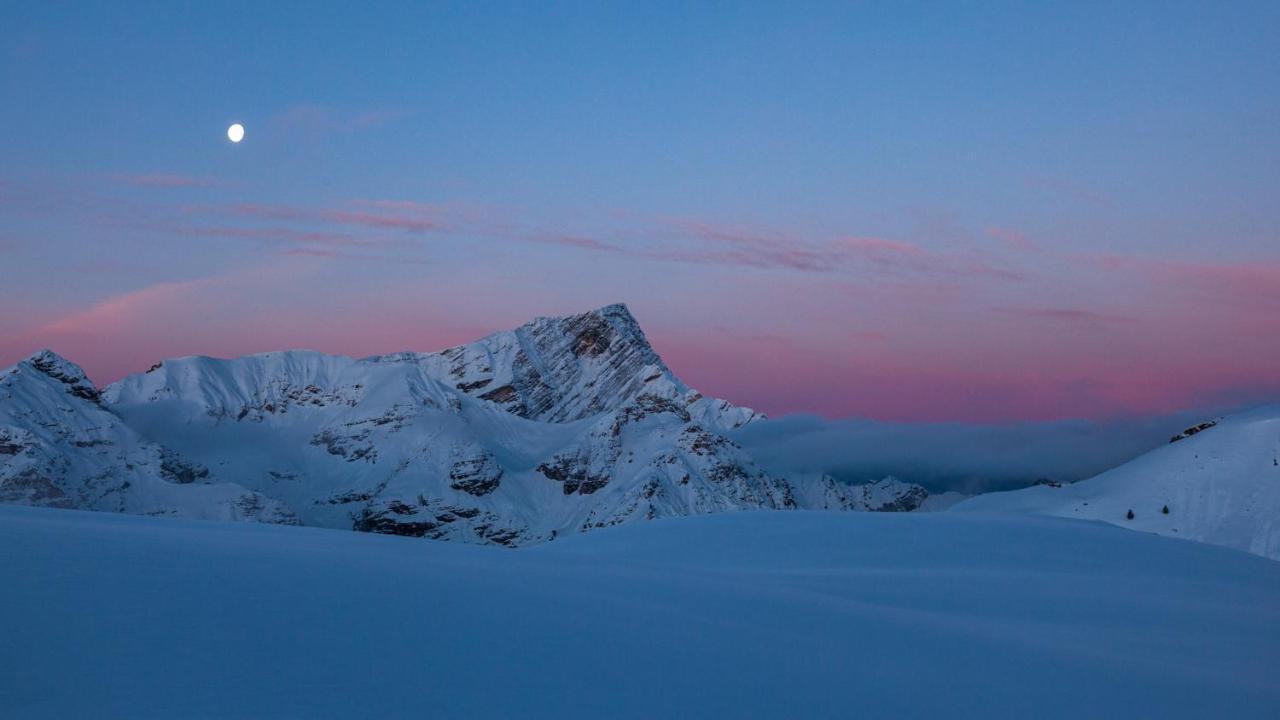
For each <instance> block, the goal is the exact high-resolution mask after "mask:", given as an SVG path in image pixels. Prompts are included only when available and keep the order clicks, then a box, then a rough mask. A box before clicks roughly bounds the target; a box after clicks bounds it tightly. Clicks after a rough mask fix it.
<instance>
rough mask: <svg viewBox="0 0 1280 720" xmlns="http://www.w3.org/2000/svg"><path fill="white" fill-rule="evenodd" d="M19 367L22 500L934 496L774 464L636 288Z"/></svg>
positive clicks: (200, 509) (578, 523) (234, 505)
mask: <svg viewBox="0 0 1280 720" xmlns="http://www.w3.org/2000/svg"><path fill="white" fill-rule="evenodd" d="M42 367H47V368H52V369H51V370H49V369H44V370H42V369H41V368H42ZM4 377H5V382H6V385H5V388H6V391H7V392H8V395H7V396H6V397H4V398H3V399H0V418H3V422H4V423H5V426H4V428H3V431H4V432H5V433H7V434H6V435H5V436H0V437H11V438H12V439H11V440H5V441H4V444H0V452H5V453H6V454H0V495H2V496H3V497H4V498H5V501H7V502H18V503H24V504H36V505H51V506H61V507H78V508H84V509H103V510H116V511H122V512H144V513H149V514H174V515H184V516H197V517H227V518H230V519H244V520H262V521H268V522H300V523H302V524H304V525H314V526H320V527H332V528H354V529H357V530H367V531H373V532H380V533H390V534H397V535H410V536H417V537H429V538H436V539H447V540H456V541H463V542H473V543H475V542H479V543H492V544H499V545H508V546H517V545H525V544H529V543H534V542H539V541H543V540H548V539H552V538H555V537H556V536H557V535H559V534H562V533H566V532H578V531H585V530H590V529H593V528H599V527H605V526H610V525H617V524H620V523H626V522H631V521H635V520H644V519H651V518H657V517H669V516H680V515H694V514H703V513H713V512H723V511H731V510H746V509H780V510H784V509H797V508H813V509H846V510H897V511H904V510H913V509H916V508H917V507H918V506H920V504H921V503H922V502H923V501H924V500H925V498H926V496H927V493H926V492H925V491H924V490H923V488H920V487H918V486H915V485H910V484H907V483H901V482H898V481H896V480H892V479H887V480H884V481H881V482H880V483H876V484H874V485H871V486H849V485H845V484H842V483H837V482H835V481H833V480H832V479H831V478H828V477H821V476H816V477H796V478H780V477H772V476H770V475H769V474H768V473H766V472H764V471H762V470H761V469H760V468H758V467H757V466H756V464H755V462H754V461H753V460H752V459H751V457H749V456H748V454H747V453H746V452H744V451H743V450H742V448H740V447H739V446H737V445H736V444H735V443H733V442H732V441H731V440H729V439H728V438H727V437H726V436H725V434H724V433H725V432H727V431H728V430H731V429H734V428H738V427H741V426H743V425H745V424H747V423H752V422H760V421H762V420H763V416H761V415H759V414H758V413H755V412H754V411H752V410H749V409H747V408H742V407H737V406H735V405H732V404H731V403H728V402H725V401H723V400H716V399H712V398H707V397H703V396H702V395H701V394H699V393H697V392H696V391H694V390H692V389H691V388H689V387H688V386H687V385H685V384H684V383H683V382H681V381H680V380H679V379H678V378H677V377H676V376H675V375H674V374H673V373H672V372H671V371H670V369H669V368H667V366H666V365H665V364H664V363H663V362H662V360H661V358H659V357H658V355H657V354H656V353H655V352H654V351H653V349H652V348H651V347H650V345H649V343H648V342H647V340H646V339H645V337H644V333H643V332H642V331H641V329H640V327H639V325H638V324H637V323H636V321H635V319H634V318H633V317H632V316H631V314H630V312H628V310H627V309H626V308H625V307H624V306H622V305H610V306H608V307H604V308H601V309H599V310H596V311H593V312H588V313H583V314H580V315H574V316H570V317H562V318H539V319H537V320H534V321H532V322H530V323H528V324H526V325H524V326H522V327H520V328H517V329H515V330H512V331H508V332H501V333H497V334H495V335H491V336H489V337H487V338H484V339H482V340H479V341H477V342H475V343H472V344H469V345H464V346H461V347H456V348H451V349H449V350H444V351H442V352H437V353H428V354H421V353H398V354H394V355H384V356H377V357H371V358H366V359H363V360H355V359H351V358H347V357H339V356H331V355H323V354H320V353H315V352H310V351H289V352H277V353H265V354H260V355H251V356H247V357H242V358H237V359H233V360H219V359H214V358H207V357H186V358H177V359H172V360H165V361H164V362H161V363H157V364H156V365H155V366H153V367H152V368H151V369H150V370H148V371H147V372H146V373H141V374H138V375H133V376H130V377H127V378H124V379H123V380H121V381H119V382H117V383H115V384H113V385H111V386H109V387H107V388H106V389H105V390H103V391H102V392H101V393H99V392H98V391H97V390H96V389H95V388H94V387H93V386H92V385H91V384H90V383H89V382H88V381H87V380H86V379H85V378H84V375H83V373H82V372H81V371H80V369H79V368H77V367H75V366H74V365H72V364H70V363H68V362H66V361H65V360H62V359H61V358H58V357H57V356H56V355H53V354H52V353H47V352H46V353H42V354H40V355H37V356H35V357H33V358H32V359H30V360H28V361H25V362H23V363H20V364H19V365H18V366H16V367H15V368H13V369H11V370H9V371H6V374H5V376H4ZM88 428H95V431H94V432H95V433H96V434H92V433H90V434H86V433H88ZM99 436H102V438H99ZM33 438H34V440H33ZM98 439H102V440H105V441H109V442H110V445H94V444H92V443H93V442H95V441H97V440H98ZM77 443H90V444H84V445H83V446H82V445H81V444H77ZM103 447H109V448H111V450H110V452H107V451H105V450H102V448H103ZM95 448H96V449H97V451H96V452H95ZM6 449H7V450H6ZM10 450H11V451H10ZM33 467H35V468H37V469H36V470H32V469H31V468H33ZM112 488H115V489H112ZM117 496H119V497H128V498H129V501H128V502H125V501H123V500H119V501H117V500H116V499H115V498H116V497H117ZM206 496H207V497H206Z"/></svg>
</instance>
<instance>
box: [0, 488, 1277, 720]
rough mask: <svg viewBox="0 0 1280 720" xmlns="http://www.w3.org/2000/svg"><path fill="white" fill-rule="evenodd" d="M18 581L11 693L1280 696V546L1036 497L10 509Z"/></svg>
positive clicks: (2, 576)
mask: <svg viewBox="0 0 1280 720" xmlns="http://www.w3.org/2000/svg"><path fill="white" fill-rule="evenodd" d="M0 587H3V588H4V592H2V593H0V717H15V718H18V717H21V718H64V717H96V718H154V717H183V718H215V717H216V718H225V717H308V718H329V717H333V718H337V717H343V718H350V717H362V718H383V717H406V716H424V717H426V716H429V717H467V718H484V717H624V718H625V717H644V718H649V717H743V718H745V717H762V718H776V717H839V718H845V717H895V718H912V717H919V718H933V717H949V718H951V717H954V718H966V717H974V718H991V717H1037V718H1055V717H1062V718H1078V717H1116V718H1134V717H1159V718H1204V717H1231V718H1264V717H1270V718H1274V717H1277V716H1278V715H1280V683H1277V682H1276V678H1275V669H1276V668H1277V667H1280V605H1278V604H1277V603H1276V598H1278V597H1280V565H1277V564H1275V563H1272V562H1269V561H1266V560H1263V559H1261V558H1257V557H1254V556H1251V555H1247V554H1244V553H1239V552H1235V551H1231V550H1226V549H1223V548H1216V547H1211V546H1207V545H1200V544H1195V543H1180V542H1174V541H1171V540H1167V539H1164V538H1159V537H1155V536H1152V535H1145V534H1139V533H1126V532H1122V531H1120V530H1117V529H1115V528H1112V527H1109V526H1106V525H1103V524H1099V523H1080V522H1066V521H1063V520H1059V519H1054V518H1044V517H1035V516H1026V515H1003V516H994V515H986V514H980V513H954V512H952V513H922V514H917V513H770V512H752V513H729V514H721V515H708V516H700V517H691V518H677V519H671V520H661V521H657V522H653V523H640V524H634V525H627V526H623V527H618V528H611V529H608V530H602V531H600V532H596V533H590V534H587V535H579V536H576V537H573V538H566V539H561V540H559V541H557V542H554V543H547V544H543V545H539V546H537V547H533V548H528V549H526V550H522V551H519V552H506V551H502V550H499V549H495V548H489V547H477V546H469V545H462V544H456V543H423V542H416V541H413V540H410V539H406V538H400V537H387V536H378V535H371V534H361V533H349V532H332V531H325V530H317V529H311V528H295V527H279V526H272V525H240V526H234V525H230V524H226V523H202V522H195V521H185V520H176V519H170V518H147V517H136V516H127V515H113V514H105V513H80V512H75V511H53V510H47V509H37V508H25V507H0Z"/></svg>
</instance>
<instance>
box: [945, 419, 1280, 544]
mask: <svg viewBox="0 0 1280 720" xmlns="http://www.w3.org/2000/svg"><path fill="white" fill-rule="evenodd" d="M1170 440H1171V442H1170V443H1169V444H1168V445H1165V446H1163V447H1160V448H1157V449H1156V450H1153V451H1151V452H1149V453H1147V454H1146V455H1143V456H1142V457H1139V458H1137V459H1135V460H1133V461H1131V462H1128V463H1126V464H1124V465H1121V466H1120V467H1117V468H1114V469H1112V470H1109V471H1107V472H1104V473H1102V474H1101V475H1098V476H1096V477H1093V478H1090V479H1088V480H1082V481H1080V482H1077V483H1072V484H1058V483H1052V484H1045V485H1038V486H1035V487H1030V488H1026V489H1024V490H1016V491H1013V492H1004V493H990V494H987V495H980V496H978V497H976V498H973V499H971V500H967V501H965V502H963V503H960V504H959V505H957V506H956V507H955V508H954V510H956V511H964V510H998V511H1019V512H1032V513H1039V514H1045V515H1057V516H1060V517H1071V518H1084V519H1089V520H1102V521H1104V522H1109V523H1112V524H1114V525H1119V526H1121V527H1126V528H1130V529H1134V530H1142V531H1144V532H1153V533H1158V534H1160V535H1167V536H1170V537H1177V538H1184V539H1187V540H1198V541H1201V542H1207V543H1212V544H1215V545H1224V546H1226V547H1231V548H1236V549H1239V550H1245V551H1248V552H1251V553H1256V554H1258V555H1262V556H1265V557H1269V558H1272V559H1275V560H1280V406H1274V405H1273V406H1269V407H1263V408H1258V409H1256V410H1252V411H1248V412H1243V413H1239V414H1236V415H1231V416H1228V417H1226V418H1224V419H1222V420H1220V421H1213V422H1205V423H1199V424H1197V425H1194V426H1192V427H1190V428H1188V429H1187V430H1186V431H1184V432H1182V433H1179V434H1177V435H1175V436H1173V437H1172V438H1171V439H1170Z"/></svg>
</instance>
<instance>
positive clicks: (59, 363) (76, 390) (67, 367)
mask: <svg viewBox="0 0 1280 720" xmlns="http://www.w3.org/2000/svg"><path fill="white" fill-rule="evenodd" d="M18 365H19V366H20V367H21V366H27V367H30V368H31V369H33V370H35V371H37V372H40V373H42V374H44V375H47V376H49V377H51V378H53V379H54V380H57V381H58V382H60V383H62V384H63V385H66V386H67V392H69V393H71V394H72V395H75V396H76V397H80V398H84V399H85V400H90V401H93V402H98V388H97V387H96V386H94V384H93V382H92V381H90V380H89V377H88V376H87V375H85V374H84V369H83V368H81V367H80V366H79V365H77V364H75V363H73V362H71V361H70V360H68V359H66V358H64V357H62V356H61V355H59V354H58V353H56V352H54V351H52V350H47V349H46V350H41V351H39V352H37V353H34V354H33V355H31V356H30V357H28V358H27V359H26V360H23V361H22V362H20V363H18Z"/></svg>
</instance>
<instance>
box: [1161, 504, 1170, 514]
mask: <svg viewBox="0 0 1280 720" xmlns="http://www.w3.org/2000/svg"><path fill="white" fill-rule="evenodd" d="M1160 512H1162V513H1164V514H1165V515H1168V514H1169V506H1168V505H1165V506H1164V507H1162V508H1160Z"/></svg>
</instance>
